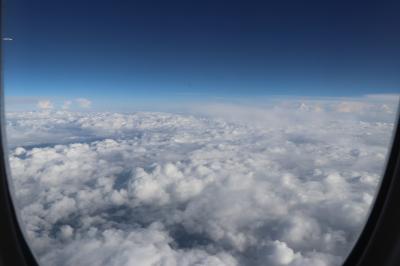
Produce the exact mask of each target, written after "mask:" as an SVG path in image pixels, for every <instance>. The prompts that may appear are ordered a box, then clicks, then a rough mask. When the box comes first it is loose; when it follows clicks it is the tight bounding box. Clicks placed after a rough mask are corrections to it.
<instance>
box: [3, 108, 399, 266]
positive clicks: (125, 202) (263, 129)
mask: <svg viewBox="0 0 400 266" xmlns="http://www.w3.org/2000/svg"><path fill="white" fill-rule="evenodd" d="M380 105H381V103H368V104H367V105H366V106H367V108H363V109H357V108H356V109H355V110H354V112H340V110H338V108H337V107H338V106H340V102H325V103H321V102H308V101H307V102H306V101H305V102H302V101H300V102H298V101H296V102H286V103H283V102H282V103H279V104H277V105H274V106H267V107H261V106H260V107H255V106H253V107H249V106H243V105H239V106H238V105H232V104H231V105H227V104H224V105H216V104H215V105H212V106H211V105H209V106H205V107H204V108H203V109H202V108H200V107H198V108H196V110H195V112H196V113H197V114H196V115H189V114H169V113H147V112H138V113H133V114H120V113H104V112H103V113H76V112H67V111H63V112H61V111H59V112H52V113H48V112H24V113H9V114H7V125H8V126H7V130H8V132H11V133H9V134H8V137H9V141H10V142H11V143H13V147H12V148H11V150H10V165H11V170H12V175H13V182H14V186H15V191H16V196H17V202H18V206H20V210H21V215H22V219H23V221H24V224H25V227H26V231H27V235H28V237H29V241H30V244H31V245H32V247H33V249H34V251H35V253H36V254H37V255H38V257H39V259H40V262H41V264H42V265H77V264H79V265H132V264H135V265H265V264H267V265H271V266H277V265H307V266H313V265H340V264H341V263H342V261H343V260H344V258H345V256H346V255H347V253H348V252H349V250H350V249H351V247H352V245H353V243H354V241H355V240H356V239H357V237H358V234H359V232H360V230H361V228H362V226H363V224H364V221H365V219H366V216H367V214H368V210H369V207H370V205H371V202H372V200H373V197H374V194H375V191H376V188H377V185H378V184H379V180H380V176H381V173H382V171H383V168H384V162H385V156H386V154H387V147H388V145H389V143H390V137H391V131H392V128H393V121H394V114H392V113H387V112H384V110H382V109H380V108H379V107H380ZM387 105H388V107H390V108H392V107H393V105H391V104H390V103H388V104H387ZM316 106H318V108H316ZM211 107H212V108H211ZM252 114H253V116H252ZM390 121H391V122H390ZM18 143H20V144H18Z"/></svg>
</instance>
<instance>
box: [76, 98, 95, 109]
mask: <svg viewBox="0 0 400 266" xmlns="http://www.w3.org/2000/svg"><path fill="white" fill-rule="evenodd" d="M75 101H76V103H77V104H78V105H79V107H81V108H89V107H90V106H91V105H92V102H91V101H90V100H88V99H85V98H78V99H76V100H75Z"/></svg>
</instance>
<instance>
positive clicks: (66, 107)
mask: <svg viewBox="0 0 400 266" xmlns="http://www.w3.org/2000/svg"><path fill="white" fill-rule="evenodd" d="M71 104H72V101H69V100H67V101H64V104H63V106H62V107H61V109H63V110H68V109H69V108H70V106H71Z"/></svg>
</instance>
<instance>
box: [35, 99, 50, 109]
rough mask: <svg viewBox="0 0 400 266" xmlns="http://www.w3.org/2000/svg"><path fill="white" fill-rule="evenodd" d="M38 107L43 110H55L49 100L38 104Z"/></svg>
mask: <svg viewBox="0 0 400 266" xmlns="http://www.w3.org/2000/svg"><path fill="white" fill-rule="evenodd" d="M37 107H38V108H39V109H42V110H50V109H53V103H52V102H51V101H49V100H41V101H39V102H38V103H37Z"/></svg>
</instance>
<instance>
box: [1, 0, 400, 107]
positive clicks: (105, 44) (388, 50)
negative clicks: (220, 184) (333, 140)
mask: <svg viewBox="0 0 400 266" xmlns="http://www.w3.org/2000/svg"><path fill="white" fill-rule="evenodd" d="M278 2H281V3H279V4H278V3H276V2H268V1H254V2H252V1H82V0H81V1H77V0H71V1H48V0H43V1H40V3H36V2H35V3H32V1H28V0H14V1H5V8H4V12H5V15H6V19H5V29H4V35H5V36H7V37H11V38H13V41H3V43H4V61H5V66H4V79H5V94H6V96H7V97H8V98H10V97H11V98H13V99H14V100H15V99H19V100H21V99H22V100H27V99H31V100H32V101H33V100H35V99H40V98H50V99H53V100H55V101H60V102H61V101H63V100H67V99H75V98H88V99H91V100H92V101H93V102H94V103H97V104H98V105H105V106H107V105H109V106H110V107H112V106H114V107H115V106H120V105H126V106H129V105H140V104H141V105H146V103H149V104H150V105H151V104H154V103H163V102H164V103H171V102H174V101H187V100H199V99H209V98H242V97H247V98H249V97H254V98H258V97H271V96H274V95H281V96H282V95H283V96H315V97H351V96H360V95H364V94H371V93H397V92H399V91H400V75H399V74H398V73H400V34H398V28H399V27H400V18H399V16H398V13H400V4H399V2H397V3H395V1H393V2H391V1H387V2H385V1H378V2H376V3H375V2H372V1H369V2H368V3H362V4H360V3H359V1H357V2H358V3H357V2H352V1H323V2H324V3H319V1H305V2H302V3H296V2H298V1H284V3H283V1H278Z"/></svg>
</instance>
